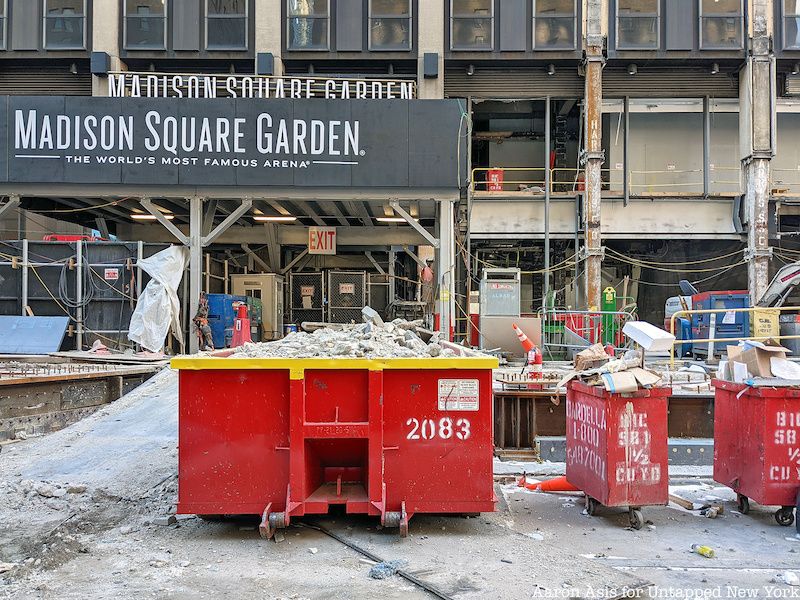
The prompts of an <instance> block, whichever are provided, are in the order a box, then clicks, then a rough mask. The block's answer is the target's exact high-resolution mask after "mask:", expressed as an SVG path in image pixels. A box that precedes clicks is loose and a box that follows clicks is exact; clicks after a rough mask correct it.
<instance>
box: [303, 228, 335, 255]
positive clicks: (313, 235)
mask: <svg viewBox="0 0 800 600" xmlns="http://www.w3.org/2000/svg"><path fill="white" fill-rule="evenodd" d="M308 253H309V254H325V255H331V256H332V255H335V254H336V227H309V228H308Z"/></svg>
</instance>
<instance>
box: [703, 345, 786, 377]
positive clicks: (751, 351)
mask: <svg viewBox="0 0 800 600" xmlns="http://www.w3.org/2000/svg"><path fill="white" fill-rule="evenodd" d="M788 354H791V351H790V350H789V349H787V348H784V347H783V346H779V345H778V344H776V343H775V342H773V341H772V340H768V341H767V342H766V343H762V342H756V341H750V340H744V341H741V342H739V344H738V345H736V346H728V359H727V360H721V361H720V363H719V370H718V371H717V378H718V379H722V380H725V381H733V382H734V383H745V382H747V383H751V382H752V383H756V384H757V382H758V380H759V379H761V380H765V379H781V380H786V381H797V382H798V384H800V365H798V364H797V363H795V362H792V361H790V360H789V359H788V358H786V357H787V355H788ZM770 383H774V382H770Z"/></svg>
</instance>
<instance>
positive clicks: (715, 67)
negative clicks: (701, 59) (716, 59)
mask: <svg viewBox="0 0 800 600" xmlns="http://www.w3.org/2000/svg"><path fill="white" fill-rule="evenodd" d="M717 73H719V63H714V64H712V65H711V74H712V75H716V74H717Z"/></svg>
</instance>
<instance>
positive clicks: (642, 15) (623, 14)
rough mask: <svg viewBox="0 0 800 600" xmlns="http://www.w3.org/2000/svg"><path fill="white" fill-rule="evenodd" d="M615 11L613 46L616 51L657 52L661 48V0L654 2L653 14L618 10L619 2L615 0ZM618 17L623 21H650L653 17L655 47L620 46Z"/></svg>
mask: <svg viewBox="0 0 800 600" xmlns="http://www.w3.org/2000/svg"><path fill="white" fill-rule="evenodd" d="M615 4H616V6H615V11H616V14H615V15H614V27H615V28H614V35H615V40H614V42H615V43H614V45H615V47H616V49H617V50H622V51H625V50H659V49H660V48H661V0H656V12H655V13H651V12H648V13H640V12H636V13H634V12H632V13H628V12H625V11H624V10H622V11H621V10H620V7H619V5H620V2H619V0H617V2H616V3H615ZM620 16H621V17H622V18H624V19H652V18H654V17H655V20H656V43H655V46H648V45H644V44H642V45H636V44H622V42H621V37H620V34H619V31H620V28H619V23H620Z"/></svg>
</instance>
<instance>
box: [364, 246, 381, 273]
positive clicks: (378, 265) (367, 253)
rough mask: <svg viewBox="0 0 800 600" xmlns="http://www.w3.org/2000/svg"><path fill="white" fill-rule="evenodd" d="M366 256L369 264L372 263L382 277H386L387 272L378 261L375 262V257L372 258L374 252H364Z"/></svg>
mask: <svg viewBox="0 0 800 600" xmlns="http://www.w3.org/2000/svg"><path fill="white" fill-rule="evenodd" d="M364 255H365V256H366V257H367V258H368V259H369V262H371V263H372V266H373V267H375V268H376V269H377V270H378V273H380V274H381V275H386V271H384V270H383V267H382V266H381V264H380V263H379V262H378V261H377V260H375V257H374V256H372V252H370V251H369V250H367V251H366V252H364Z"/></svg>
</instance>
